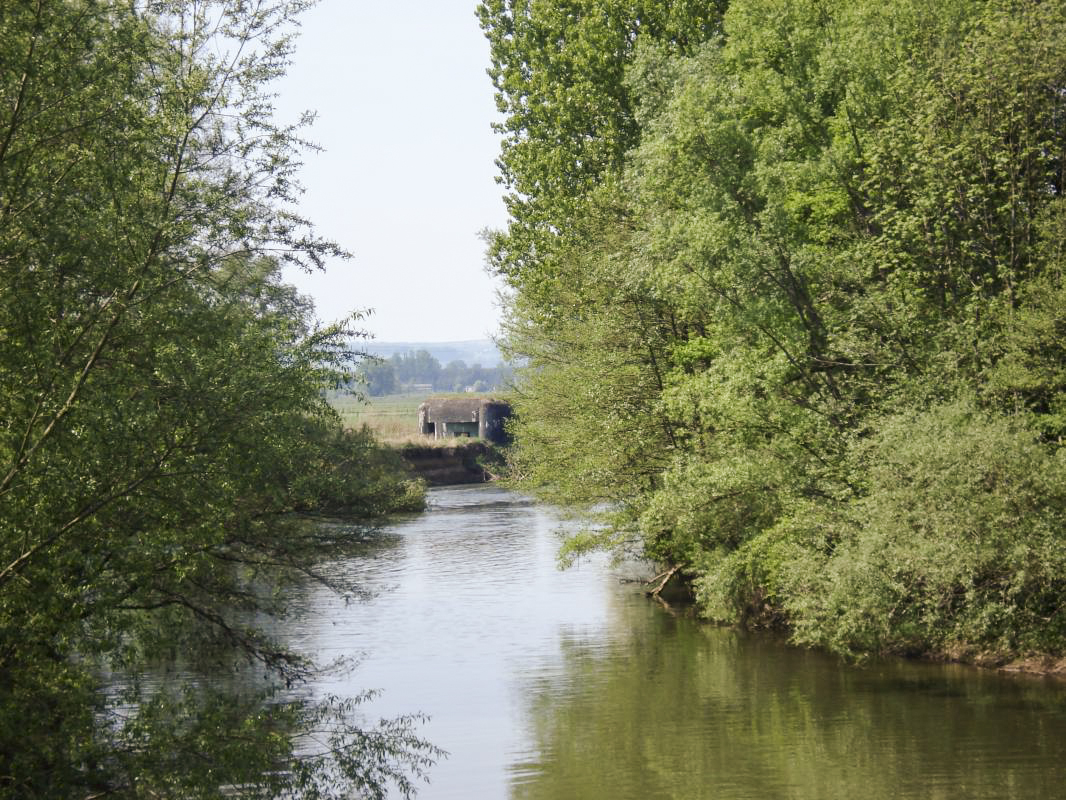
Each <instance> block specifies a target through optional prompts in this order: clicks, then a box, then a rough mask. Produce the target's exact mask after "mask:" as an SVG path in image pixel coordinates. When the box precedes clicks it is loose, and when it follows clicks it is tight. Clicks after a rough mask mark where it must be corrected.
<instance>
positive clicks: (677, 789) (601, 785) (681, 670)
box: [512, 600, 1066, 799]
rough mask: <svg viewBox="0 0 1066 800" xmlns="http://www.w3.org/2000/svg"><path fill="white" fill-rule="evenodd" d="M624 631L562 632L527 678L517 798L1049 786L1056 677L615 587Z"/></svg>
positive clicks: (899, 793) (1058, 738) (1063, 724)
mask: <svg viewBox="0 0 1066 800" xmlns="http://www.w3.org/2000/svg"><path fill="white" fill-rule="evenodd" d="M617 610H618V611H619V612H620V613H621V614H623V615H624V617H625V619H624V622H622V623H621V624H620V626H621V627H623V628H625V627H628V628H630V629H631V630H632V631H633V633H632V635H631V636H625V637H622V638H620V639H619V640H617V641H614V642H612V643H611V644H610V646H608V647H603V646H602V644H599V643H596V642H590V641H587V640H582V639H579V638H574V639H569V640H564V641H563V642H562V658H563V661H564V663H565V670H564V671H563V673H562V675H563V677H562V679H560V678H559V676H558V674H557V675H556V676H553V677H552V678H544V679H542V680H538V681H537V682H535V683H534V684H533V685H531V686H530V687H529V692H528V696H529V698H530V701H529V706H528V714H529V720H530V725H531V736H532V738H533V747H532V749H533V751H534V752H535V753H536V755H535V756H532V757H530V758H529V759H528V760H526V761H524V762H522V763H520V764H517V765H516V766H515V767H514V768H513V774H514V775H515V778H514V785H513V786H512V796H513V797H515V798H523V799H531V798H539V797H544V798H549V797H551V798H556V797H582V798H597V797H603V798H656V797H661V798H813V797H818V798H845V797H846V798H853V797H864V798H900V797H915V798H917V797H921V798H957V797H988V798H992V797H996V798H1003V797H1017V798H1031V797H1053V796H1058V794H1059V793H1061V787H1062V785H1063V778H1064V771H1063V770H1064V768H1063V766H1062V765H1063V764H1064V763H1066V713H1064V712H1063V700H1066V690H1063V689H1061V688H1058V689H1049V688H1048V687H1047V686H1046V685H1045V684H1041V683H1025V682H1016V681H1014V680H1012V679H1004V678H1003V677H1001V676H997V675H988V674H982V673H976V672H974V671H972V670H958V669H953V668H943V667H939V666H932V665H924V664H909V663H897V662H891V663H885V664H877V665H873V666H869V667H865V668H862V667H851V666H848V665H845V664H841V663H839V662H837V661H835V660H834V659H832V658H830V657H828V656H825V655H823V654H819V653H811V652H805V651H800V650H796V649H793V648H789V647H787V646H786V645H785V644H783V643H782V642H780V641H778V640H775V639H772V638H766V637H749V636H744V635H741V634H738V633H736V632H734V631H731V630H726V629H721V628H714V627H708V626H704V625H701V624H699V623H697V622H694V621H692V620H689V619H684V618H681V619H676V618H673V617H671V616H669V615H665V614H662V613H659V612H658V611H657V610H656V609H655V608H654V607H653V606H651V604H645V603H642V602H640V601H639V600H638V601H630V602H624V603H622V604H621V605H620V606H619V609H617Z"/></svg>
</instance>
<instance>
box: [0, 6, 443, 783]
mask: <svg viewBox="0 0 1066 800" xmlns="http://www.w3.org/2000/svg"><path fill="white" fill-rule="evenodd" d="M306 5H307V3H304V2H284V1H278V2H265V1H264V2H257V3H245V2H229V1H228V0H219V1H218V2H186V1H185V0H144V2H120V1H118V0H34V2H25V3H22V2H20V3H14V4H6V5H5V6H4V9H3V11H0V42H2V44H0V273H2V280H0V332H2V333H0V407H2V412H0V417H2V419H3V422H2V424H0V520H2V523H3V534H2V538H0V795H5V796H12V797H29V796H35V797H88V796H105V795H106V796H115V797H145V796H180V797H199V796H217V795H218V793H219V792H220V791H223V788H224V787H225V786H226V785H230V786H235V785H239V786H241V787H242V793H247V794H248V795H249V796H251V795H261V796H269V797H275V796H280V795H283V794H285V793H286V792H292V791H300V792H303V793H304V794H305V795H307V796H338V795H343V796H348V794H347V792H350V791H353V790H358V791H363V792H369V793H370V794H373V795H377V796H380V795H382V794H383V793H384V791H385V789H386V787H387V785H388V783H389V782H390V781H395V782H396V783H398V784H399V786H400V787H401V789H402V790H403V791H404V792H405V793H406V792H409V791H410V790H411V789H412V784H411V779H412V773H414V774H417V773H419V772H420V771H421V769H422V768H424V767H425V766H426V765H427V763H428V762H429V759H430V757H431V756H432V754H433V750H432V748H430V747H429V746H428V745H426V744H425V743H423V742H420V741H419V740H418V739H417V738H415V737H414V736H413V735H412V733H411V731H410V728H409V726H408V725H407V724H406V722H405V721H404V720H397V721H393V722H389V723H383V725H382V727H380V728H371V729H367V730H363V729H360V728H359V727H357V726H355V725H354V724H353V721H352V719H353V718H352V708H351V702H349V701H340V700H338V701H327V702H325V703H318V702H317V701H313V700H309V699H299V698H300V697H301V695H299V694H293V693H292V692H291V691H290V692H288V693H286V692H285V690H286V687H289V688H290V689H291V688H293V687H295V686H298V685H299V684H301V683H302V682H304V681H305V680H306V679H307V678H308V677H309V676H310V675H312V674H313V672H314V669H315V667H314V664H313V663H312V662H310V661H309V660H308V659H307V658H306V657H304V656H302V655H300V654H298V653H295V652H292V651H290V650H289V649H287V648H286V647H285V646H283V645H282V644H279V643H278V642H275V641H273V640H272V639H271V637H270V636H268V635H267V634H266V633H264V631H263V630H262V629H261V628H260V627H259V626H258V625H257V624H256V623H255V620H257V619H262V618H263V617H262V614H269V613H280V612H282V611H284V608H283V607H282V605H281V603H280V601H279V600H278V599H277V598H278V594H277V592H276V589H277V587H278V586H279V585H280V584H283V583H285V582H293V581H301V580H325V578H323V577H322V576H321V575H319V573H318V570H317V568H316V565H317V564H318V563H319V562H320V560H321V559H322V558H324V557H327V556H330V555H336V554H338V553H342V552H344V551H345V550H346V548H347V547H348V546H349V545H350V544H351V543H352V542H353V541H355V540H356V539H357V538H358V536H359V535H360V534H361V532H363V531H365V529H366V526H367V525H368V524H370V523H371V522H372V520H373V519H375V518H377V517H378V516H380V514H381V513H383V512H384V511H387V510H388V509H389V508H391V507H394V506H395V505H396V504H397V503H399V502H401V501H402V490H401V488H400V487H399V485H398V483H397V482H396V480H395V475H393V474H392V473H391V472H390V469H389V467H388V465H387V464H386V463H385V462H384V460H383V459H382V457H381V456H380V454H379V453H378V452H377V449H376V448H375V446H374V445H373V443H372V442H371V441H370V440H369V439H368V438H367V437H366V436H364V435H358V434H357V435H348V434H344V433H342V432H341V430H340V428H339V425H338V424H337V421H336V419H335V417H334V416H333V414H332V412H331V411H330V409H329V407H328V406H327V405H326V404H325V402H324V400H323V399H322V392H321V390H322V389H323V388H324V387H326V386H328V385H330V383H331V382H336V381H338V380H340V379H342V378H343V377H345V375H346V370H347V363H348V362H349V361H350V360H351V358H352V354H351V353H350V352H348V350H347V348H346V346H345V341H346V340H347V338H348V336H349V335H350V334H352V333H354V331H353V330H352V328H353V326H354V325H355V324H356V321H357V320H356V318H354V317H353V318H352V319H350V320H348V321H347V322H344V323H341V324H339V325H335V326H331V327H327V328H322V327H320V326H318V325H317V323H315V322H314V319H313V316H312V315H311V312H310V308H309V305H308V303H307V302H306V301H305V300H302V299H301V298H300V297H299V296H298V295H296V294H295V292H294V291H292V290H291V289H290V288H287V287H285V286H284V285H282V284H281V283H280V281H279V279H278V275H279V269H280V267H281V265H284V264H296V265H299V266H303V267H304V268H314V267H316V266H320V265H321V264H322V263H323V261H324V259H325V258H326V257H327V256H330V255H343V253H342V252H341V251H340V250H339V248H337V247H336V246H335V245H333V244H332V243H330V242H328V241H325V240H322V239H320V238H317V237H316V236H315V235H314V234H313V232H312V230H311V228H310V226H309V224H308V223H307V222H306V221H305V220H303V219H301V218H300V217H299V216H297V215H296V214H295V213H294V212H293V210H292V201H293V197H294V193H295V191H296V184H295V183H294V175H295V170H296V169H297V167H298V165H299V160H298V156H299V152H300V149H301V147H302V144H303V143H302V142H301V141H300V138H299V126H295V127H286V126H280V125H278V124H276V123H275V122H274V121H273V118H272V109H271V104H270V95H269V91H268V90H269V83H270V81H271V80H272V79H274V78H276V77H277V76H278V75H280V74H281V72H282V70H283V68H284V66H285V63H286V60H287V58H288V55H289V53H290V37H289V33H291V30H292V26H293V24H294V18H295V15H296V14H297V13H298V12H299V11H300V10H301V9H302V8H303V7H304V6H306ZM316 511H318V512H321V511H330V512H334V513H340V512H344V513H346V514H349V515H351V516H353V517H354V518H355V520H356V521H354V522H353V523H352V524H351V525H350V526H349V527H347V528H345V529H343V530H344V531H345V532H344V533H343V534H342V535H339V536H338V535H337V534H336V531H333V532H331V533H330V534H329V535H328V536H327V535H325V534H323V533H321V531H320V529H318V528H315V527H313V526H308V525H306V524H303V523H301V522H300V515H301V512H316ZM334 585H335V588H337V589H338V590H340V591H348V592H354V591H357V589H358V587H352V586H344V585H337V584H336V583H334ZM175 665H180V667H181V671H180V673H179V674H181V675H183V676H186V677H185V678H184V679H182V680H174V679H173V678H169V677H168V678H166V679H165V680H163V681H161V682H160V681H151V680H145V679H144V678H145V676H146V675H147V674H149V673H151V674H155V675H164V676H165V675H171V674H173V673H172V670H173V668H174V667H175ZM205 670H210V671H213V672H215V673H217V672H218V671H219V670H221V671H223V672H226V671H229V672H250V673H252V674H254V675H256V676H257V680H255V681H249V682H246V683H244V684H242V685H245V686H255V687H258V688H255V689H244V690H236V689H234V690H229V689H224V688H221V687H220V682H219V681H210V680H208V679H207V678H206V677H203V676H204V675H206V674H207V673H206V671H205ZM198 675H199V676H201V677H199V678H198V677H197V676H198ZM263 675H265V676H266V680H262V676H263ZM108 676H110V678H109V677H108ZM238 683H240V682H238ZM106 686H110V687H111V688H110V689H108V690H107V691H104V689H105V688H106ZM312 732H313V733H315V734H316V737H317V739H316V740H317V741H318V742H320V745H317V746H314V747H312V746H309V745H308V744H307V742H306V741H305V742H303V743H300V742H299V739H298V738H294V737H299V736H300V735H301V734H309V733H312ZM316 747H317V749H316Z"/></svg>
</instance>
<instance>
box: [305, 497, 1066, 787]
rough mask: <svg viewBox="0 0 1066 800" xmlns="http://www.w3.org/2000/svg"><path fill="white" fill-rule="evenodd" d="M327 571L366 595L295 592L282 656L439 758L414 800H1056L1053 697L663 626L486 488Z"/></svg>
mask: <svg viewBox="0 0 1066 800" xmlns="http://www.w3.org/2000/svg"><path fill="white" fill-rule="evenodd" d="M429 503H430V505H429V510H428V511H427V512H425V513H424V514H421V515H417V516H412V517H408V518H404V519H402V520H398V521H397V522H396V523H395V524H393V525H392V526H391V527H389V528H387V529H385V530H384V531H382V532H381V533H380V534H378V535H376V536H375V537H374V539H373V541H372V542H371V543H369V544H368V548H367V552H366V553H365V554H363V555H362V556H361V557H359V558H356V559H353V560H351V561H348V562H344V563H338V564H336V565H334V568H336V569H342V570H345V571H346V572H347V573H348V574H353V573H354V574H355V575H357V576H358V577H359V578H360V579H361V581H362V583H363V585H364V586H365V587H366V588H367V589H369V590H372V591H374V592H375V593H376V596H375V597H374V598H373V599H371V600H369V601H367V602H356V603H350V604H345V603H344V602H342V601H340V600H339V599H338V598H336V597H335V596H333V595H330V594H328V593H326V592H324V591H323V592H321V593H320V594H314V593H313V594H312V595H311V596H309V597H305V598H303V599H304V601H305V603H306V605H304V607H305V608H309V609H313V612H307V613H305V614H302V615H301V616H300V617H298V618H294V619H292V620H291V621H290V622H289V623H288V632H287V635H288V637H289V638H290V639H291V640H292V641H293V643H294V644H297V645H299V646H300V647H302V648H304V649H306V650H309V651H312V652H315V653H317V654H318V656H319V657H320V658H321V659H322V660H326V661H329V660H332V659H334V658H350V657H353V656H361V661H360V663H359V665H358V666H357V667H356V668H355V669H354V670H352V671H350V672H348V673H337V674H334V675H332V676H331V677H327V678H325V679H324V680H323V682H322V683H321V684H320V685H319V686H318V687H317V689H318V691H322V692H334V693H337V694H349V695H350V694H355V693H357V692H358V691H360V690H362V689H380V690H381V691H382V694H381V695H380V696H379V697H378V698H377V699H375V700H373V701H372V702H371V703H370V704H369V706H366V707H364V708H365V710H366V713H367V714H368V716H369V717H370V718H376V717H377V716H394V715H398V714H404V713H410V712H415V711H421V712H424V713H425V714H427V715H429V716H430V718H431V719H430V721H429V722H428V723H426V724H425V725H424V726H422V727H421V728H420V729H419V733H420V734H421V735H422V736H424V737H425V738H428V739H429V740H430V741H432V742H433V743H434V744H436V745H437V746H439V747H441V748H443V749H445V750H447V751H448V752H449V754H450V755H449V757H448V758H447V759H444V760H442V761H441V762H440V763H439V764H438V765H437V766H436V767H434V768H433V769H432V771H431V775H430V783H429V784H427V785H425V786H424V787H423V788H422V789H421V790H420V793H419V797H420V798H464V800H479V799H480V798H486V799H487V800H493V799H494V798H530V799H532V798H552V799H553V800H566V799H568V798H575V799H579V800H598V799H599V798H603V799H604V800H607V799H608V798H609V799H610V800H626V799H627V798H633V799H634V800H637V799H638V798H639V800H653V799H655V798H663V799H664V800H665V799H666V798H671V799H674V798H678V799H680V798H708V800H710V799H712V798H713V799H714V800H747V799H748V798H751V799H752V800H754V799H755V798H759V800H774V799H775V798H782V799H784V798H788V799H790V800H791V799H795V800H807V799H808V798H812V799H813V798H818V799H819V800H833V799H834V798H849V800H850V799H851V798H871V799H876V798H923V800H925V799H928V798H944V799H945V800H948V799H949V798H950V800H960V799H965V798H989V800H992V798H995V799H996V800H1002V799H1004V798H1018V799H1019V800H1036V799H1038V798H1039V799H1044V798H1066V684H1063V683H1061V682H1060V683H1056V682H1052V681H1047V680H1041V679H1036V678H1031V677H1028V678H1027V677H1017V676H1001V675H997V674H993V673H988V672H982V671H978V670H974V669H970V668H963V667H957V666H943V665H930V664H914V663H907V662H898V661H892V662H881V663H876V664H873V665H867V666H864V667H855V666H849V665H845V664H842V663H841V662H839V661H838V660H837V659H835V658H833V657H831V656H828V655H825V654H822V653H815V652H810V651H805V650H800V649H797V648H792V647H789V646H787V645H786V644H785V643H784V642H782V641H780V640H778V639H775V638H772V637H767V636H759V635H743V634H740V633H737V632H735V631H731V630H726V629H721V628H716V627H712V626H708V625H706V624H702V623H700V622H698V621H697V620H694V619H692V618H691V617H689V616H687V615H685V614H674V613H671V612H670V611H669V610H667V609H664V608H662V607H660V606H659V605H657V604H656V603H654V602H651V601H649V600H648V599H647V598H645V597H644V596H643V594H642V593H641V588H640V587H639V586H638V585H634V584H632V583H628V582H624V581H623V580H622V579H625V578H632V577H636V576H638V575H645V576H646V572H642V571H641V569H640V568H639V567H638V566H636V565H628V566H621V567H614V568H612V567H611V566H610V564H609V563H608V562H607V560H606V559H605V558H593V559H591V560H589V561H586V562H583V563H581V564H579V565H578V566H576V567H572V568H571V569H569V570H566V571H560V570H558V569H557V568H556V564H555V551H556V549H557V547H558V543H559V542H558V535H557V531H558V530H559V528H560V525H561V524H562V523H561V522H560V520H559V519H558V518H556V517H555V516H553V515H552V514H551V513H550V511H548V510H545V509H543V508H541V507H538V506H535V505H534V504H532V503H531V502H529V501H528V500H526V499H524V498H522V497H520V496H518V495H515V494H512V493H509V492H507V491H505V490H502V489H498V488H495V487H492V486H479V487H473V488H468V487H463V488H443V489H435V490H432V491H431V492H430V496H429Z"/></svg>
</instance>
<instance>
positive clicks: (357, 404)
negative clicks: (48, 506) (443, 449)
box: [329, 393, 433, 445]
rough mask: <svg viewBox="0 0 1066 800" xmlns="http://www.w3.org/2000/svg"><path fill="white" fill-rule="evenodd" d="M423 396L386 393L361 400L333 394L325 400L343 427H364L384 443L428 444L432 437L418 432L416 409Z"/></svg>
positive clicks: (424, 396) (423, 399)
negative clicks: (338, 415)
mask: <svg viewBox="0 0 1066 800" xmlns="http://www.w3.org/2000/svg"><path fill="white" fill-rule="evenodd" d="M426 397H427V396H426V395H425V394H390V395H386V396H384V397H369V398H367V399H366V400H365V401H364V400H360V399H359V398H357V397H353V396H352V395H345V394H339V393H337V394H332V395H331V396H330V397H329V402H330V405H332V406H333V407H334V408H335V409H337V413H338V414H340V417H341V422H342V423H343V424H344V427H346V428H358V427H360V426H362V425H366V426H368V427H369V428H370V429H371V430H372V431H374V433H375V434H377V437H378V439H380V440H381V441H383V442H385V443H386V444H396V445H398V444H406V443H408V442H415V443H418V444H428V443H430V442H432V441H433V437H432V436H422V435H421V434H419V432H418V406H419V405H421V404H422V403H423V402H425V400H426Z"/></svg>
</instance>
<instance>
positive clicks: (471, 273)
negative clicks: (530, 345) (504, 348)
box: [277, 0, 506, 342]
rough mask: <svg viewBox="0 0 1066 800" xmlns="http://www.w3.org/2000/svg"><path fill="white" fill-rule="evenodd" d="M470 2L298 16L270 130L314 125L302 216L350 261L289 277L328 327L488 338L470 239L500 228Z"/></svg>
mask: <svg viewBox="0 0 1066 800" xmlns="http://www.w3.org/2000/svg"><path fill="white" fill-rule="evenodd" d="M476 5H477V3H476V0H407V2H403V3H399V2H388V0H386V1H385V2H382V1H381V0H321V1H320V3H319V5H318V6H316V7H314V8H313V9H311V10H310V11H309V12H307V13H306V14H305V15H304V16H303V17H302V18H301V19H302V22H303V25H302V29H301V35H300V38H299V40H298V42H297V45H296V47H297V49H296V53H295V55H294V57H293V64H292V66H291V67H290V70H289V74H288V76H287V77H286V78H285V80H284V81H282V82H280V83H279V84H278V85H277V89H278V91H279V92H280V93H281V96H280V97H279V98H278V101H277V107H278V117H279V120H284V121H292V120H295V119H296V118H297V117H298V114H299V112H300V111H301V110H305V109H307V110H314V111H317V112H318V118H317V119H316V121H315V124H314V127H313V128H312V129H311V134H310V136H309V138H310V139H312V140H313V141H315V142H316V143H317V144H320V145H322V146H323V147H324V148H325V152H323V153H319V154H313V153H312V154H308V156H307V158H306V165H305V167H304V169H303V171H302V176H303V183H304V185H305V187H306V189H307V191H306V194H305V195H304V196H303V198H302V200H301V211H302V213H303V214H304V215H305V216H307V217H309V218H310V219H311V220H312V221H313V222H314V223H315V225H316V227H317V229H318V231H319V233H321V234H322V235H325V236H328V237H330V238H332V239H335V240H337V241H339V242H340V243H341V244H342V245H343V246H344V247H345V248H346V249H348V250H349V251H351V252H352V253H353V254H354V258H353V259H352V260H350V261H347V262H345V261H338V262H336V263H332V264H330V265H329V269H328V270H327V271H326V273H325V274H316V275H312V276H306V275H303V274H300V273H288V274H287V275H286V277H287V279H288V280H289V281H291V282H292V283H295V284H296V285H297V286H298V287H299V288H300V290H301V291H303V292H304V293H306V294H310V295H311V296H312V297H314V299H315V303H316V306H317V308H318V315H319V317H320V318H321V319H323V320H326V321H330V320H334V319H337V318H338V317H341V316H343V315H344V314H346V313H347V312H349V311H351V310H354V309H356V308H367V307H370V308H373V309H374V314H373V316H372V317H370V319H369V322H368V323H367V327H368V328H369V329H370V330H371V331H372V332H373V333H374V334H375V337H376V338H377V339H379V340H383V341H429V342H432V341H451V340H464V339H481V338H485V337H487V336H489V335H491V334H493V333H495V332H496V327H497V319H498V315H499V314H498V309H497V307H496V298H495V292H496V285H495V282H494V280H493V279H491V278H490V277H489V276H488V275H487V274H486V273H485V269H484V247H483V245H482V242H481V240H480V239H479V238H478V235H477V234H478V231H479V230H481V229H483V228H486V227H501V226H502V225H503V223H504V221H505V219H506V215H505V212H504V208H503V203H502V200H501V199H500V198H501V195H502V190H501V187H500V186H499V185H498V184H496V183H495V180H494V177H495V175H496V167H495V165H494V163H493V160H494V159H495V157H496V155H497V153H498V150H499V144H498V139H497V137H496V135H495V134H494V133H493V132H492V130H491V128H490V124H491V122H492V121H493V119H494V118H495V116H496V110H495V105H494V103H493V90H492V84H491V82H490V80H489V78H488V76H487V75H486V74H485V70H486V68H487V67H488V63H489V60H488V59H489V56H488V43H487V41H486V40H485V38H484V36H483V35H482V33H481V30H480V29H479V27H478V24H477V19H476V17H475V16H474V9H475V8H476Z"/></svg>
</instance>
